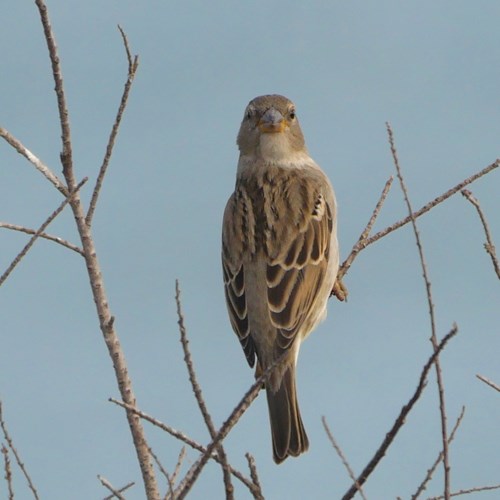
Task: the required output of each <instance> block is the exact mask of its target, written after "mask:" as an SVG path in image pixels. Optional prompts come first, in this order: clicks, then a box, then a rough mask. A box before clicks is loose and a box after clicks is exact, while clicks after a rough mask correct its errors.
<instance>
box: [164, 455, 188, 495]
mask: <svg viewBox="0 0 500 500" xmlns="http://www.w3.org/2000/svg"><path fill="white" fill-rule="evenodd" d="M185 457H186V447H185V446H183V447H182V448H181V451H180V453H179V457H178V458H177V464H176V465H175V469H174V472H173V473H172V475H170V474H168V472H167V471H166V470H165V469H163V468H162V469H161V470H162V472H163V474H164V475H165V477H166V478H167V481H168V492H167V493H166V494H165V500H169V499H172V500H173V498H174V488H175V482H176V481H177V476H178V475H179V473H180V471H181V466H182V462H183V461H184V458H185ZM158 465H160V464H158Z"/></svg>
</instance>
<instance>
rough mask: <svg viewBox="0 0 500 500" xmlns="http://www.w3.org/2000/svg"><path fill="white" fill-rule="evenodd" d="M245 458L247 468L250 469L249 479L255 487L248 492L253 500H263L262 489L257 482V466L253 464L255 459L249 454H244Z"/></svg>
mask: <svg viewBox="0 0 500 500" xmlns="http://www.w3.org/2000/svg"><path fill="white" fill-rule="evenodd" d="M245 457H246V458H247V461H248V468H249V469H250V477H251V478H252V482H253V484H254V486H255V489H254V490H253V491H252V490H251V491H250V492H251V493H252V495H253V497H254V498H255V500H264V494H263V493H262V487H261V485H260V481H259V475H258V473H257V465H256V464H255V458H254V457H253V456H252V455H251V454H250V453H245Z"/></svg>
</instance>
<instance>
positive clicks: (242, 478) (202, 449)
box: [108, 398, 254, 490]
mask: <svg viewBox="0 0 500 500" xmlns="http://www.w3.org/2000/svg"><path fill="white" fill-rule="evenodd" d="M108 401H110V402H111V403H114V404H116V405H118V406H121V407H122V408H125V409H126V410H128V411H130V412H132V413H135V414H136V415H137V416H138V417H140V418H142V419H143V420H146V421H147V422H149V423H150V424H153V425H154V426H155V427H158V428H160V429H162V430H164V431H165V432H168V433H169V434H170V435H171V436H173V437H175V438H176V439H179V440H180V441H182V442H184V443H186V444H187V445H188V446H190V447H191V448H193V449H194V450H197V451H199V452H201V453H206V451H207V447H206V446H203V445H202V444H200V443H197V442H196V441H194V440H193V439H191V438H189V437H188V436H186V435H185V434H184V433H183V432H180V431H178V430H176V429H174V428H173V427H170V426H169V425H167V424H164V423H163V422H161V421H160V420H158V419H156V418H154V417H152V416H151V415H148V414H147V413H144V412H143V411H141V410H139V409H138V408H136V407H135V406H133V405H130V404H127V403H124V402H123V401H118V400H117V399H114V398H108ZM209 458H211V459H212V460H215V461H216V462H217V463H219V464H220V458H219V455H218V454H217V453H215V452H213V453H212V454H211V455H210V457H209ZM229 467H230V470H231V474H232V475H233V476H234V477H235V478H237V479H239V480H240V481H241V482H242V483H243V484H244V485H245V486H246V487H247V488H249V489H250V490H252V489H253V487H254V486H253V484H252V482H251V481H249V480H248V479H247V478H246V477H245V476H244V475H243V474H242V473H241V472H239V471H238V470H236V469H234V468H233V467H231V466H229Z"/></svg>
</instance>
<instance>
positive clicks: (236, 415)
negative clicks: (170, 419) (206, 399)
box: [175, 352, 286, 500]
mask: <svg viewBox="0 0 500 500" xmlns="http://www.w3.org/2000/svg"><path fill="white" fill-rule="evenodd" d="M285 354H286V352H284V353H283V354H282V355H281V356H280V357H279V358H277V359H276V360H275V361H274V362H273V363H272V364H271V365H270V366H268V367H267V368H266V370H264V372H263V373H262V375H261V376H260V377H258V378H257V379H256V380H255V382H254V383H253V385H252V386H251V387H250V388H249V389H248V391H247V392H246V393H245V395H244V396H243V398H242V399H241V401H240V402H239V403H238V404H237V406H236V408H235V409H234V410H233V411H232V412H231V415H229V417H228V418H227V420H226V421H225V422H224V423H223V424H222V427H221V428H220V430H219V432H218V433H217V436H216V437H215V439H213V440H212V442H211V443H210V444H209V445H208V446H207V449H206V451H205V453H203V454H202V455H201V457H200V458H199V459H198V460H197V461H196V462H195V463H194V464H193V465H192V466H191V468H190V469H189V471H188V472H187V473H186V475H185V476H184V479H183V480H182V481H181V483H180V485H179V486H178V487H177V490H176V491H175V494H176V498H177V499H180V500H181V499H183V498H184V497H185V496H186V495H187V494H188V493H189V490H190V489H191V487H192V486H193V484H194V483H195V481H196V479H197V478H198V476H199V475H200V473H201V471H202V470H203V467H205V465H206V463H207V462H208V459H209V458H210V456H211V454H212V452H213V450H214V449H215V448H216V447H217V445H218V444H219V443H220V442H221V441H222V440H223V439H225V437H226V436H227V435H228V434H229V432H230V430H231V429H232V428H233V427H234V426H235V425H236V424H237V423H238V421H239V419H240V418H241V417H242V416H243V414H244V413H245V411H246V410H247V409H248V408H249V407H250V405H251V404H252V402H253V401H254V400H255V398H256V397H257V395H258V394H259V391H260V390H261V389H262V385H263V383H264V382H265V381H266V380H267V377H268V376H269V374H270V373H271V372H272V371H273V370H275V369H276V367H277V366H279V365H280V363H281V362H282V361H283V358H284V356H285Z"/></svg>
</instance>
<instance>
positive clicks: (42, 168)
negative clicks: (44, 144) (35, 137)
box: [0, 127, 68, 196]
mask: <svg viewBox="0 0 500 500" xmlns="http://www.w3.org/2000/svg"><path fill="white" fill-rule="evenodd" d="M0 137H3V138H4V139H5V140H6V141H7V142H8V143H9V144H10V145H11V146H12V147H13V148H14V149H15V150H16V151H17V152H18V153H19V154H21V155H23V156H24V157H25V158H26V159H27V160H28V161H29V162H30V163H31V164H33V165H34V166H35V168H36V169H37V170H38V171H39V172H41V173H42V174H43V176H44V177H45V178H46V179H48V180H49V181H50V182H51V183H52V184H53V185H54V186H55V187H56V188H57V190H58V191H59V192H61V193H62V194H63V195H64V196H68V189H67V188H66V186H65V185H64V183H63V181H61V180H60V179H59V177H57V175H56V174H54V172H52V170H50V168H49V167H47V165H45V163H43V162H42V160H40V159H39V158H38V157H36V156H35V155H34V154H33V153H32V152H31V151H30V150H29V149H28V148H27V147H26V146H24V144H23V143H22V142H21V141H20V140H18V139H16V138H15V137H14V136H13V135H12V134H11V133H9V132H8V131H7V130H5V129H4V128H2V127H0Z"/></svg>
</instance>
